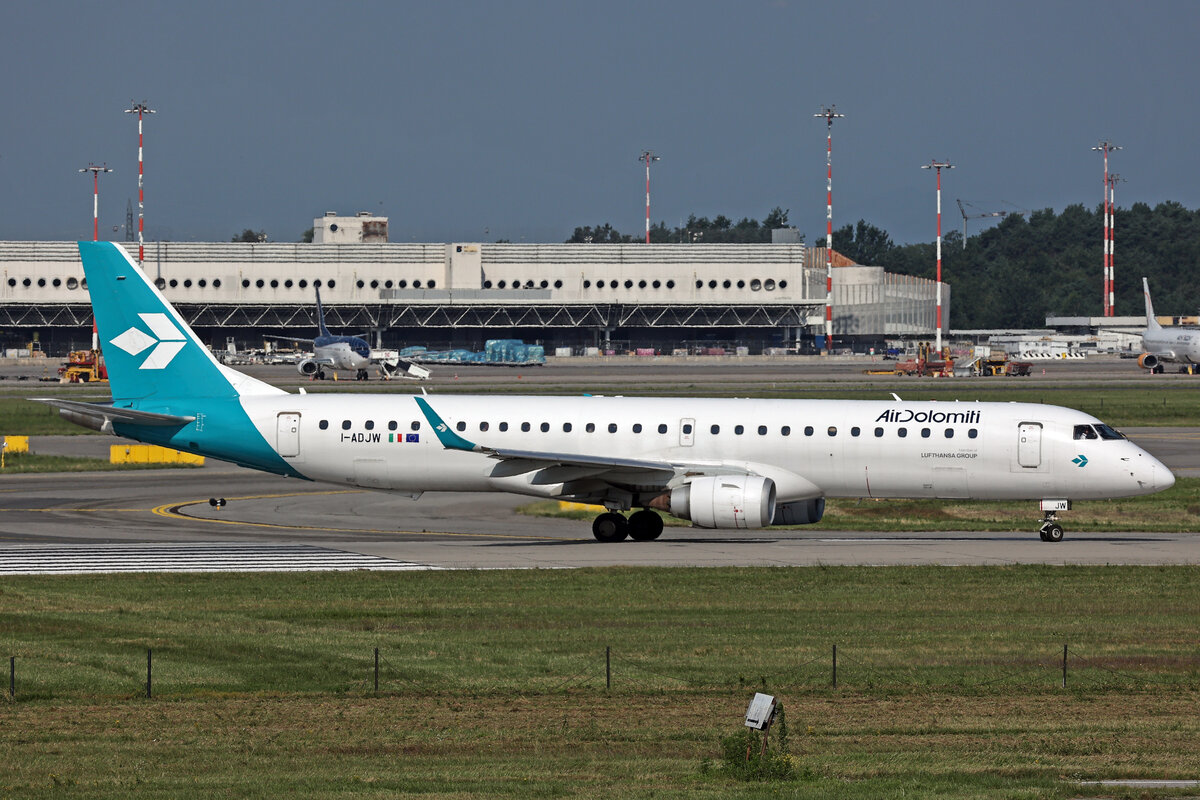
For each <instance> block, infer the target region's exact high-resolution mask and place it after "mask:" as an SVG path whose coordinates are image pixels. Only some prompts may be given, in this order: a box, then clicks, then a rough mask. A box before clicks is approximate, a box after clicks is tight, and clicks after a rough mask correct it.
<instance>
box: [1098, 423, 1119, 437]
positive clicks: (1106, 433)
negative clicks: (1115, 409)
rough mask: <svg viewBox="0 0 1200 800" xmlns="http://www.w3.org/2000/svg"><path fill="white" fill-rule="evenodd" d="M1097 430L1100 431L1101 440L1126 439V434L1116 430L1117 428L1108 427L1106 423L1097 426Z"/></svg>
mask: <svg viewBox="0 0 1200 800" xmlns="http://www.w3.org/2000/svg"><path fill="white" fill-rule="evenodd" d="M1096 430H1097V431H1099V433H1100V438H1101V439H1124V438H1125V434H1123V433H1121V432H1120V431H1119V430H1116V429H1115V428H1110V427H1108V426H1107V425H1105V424H1104V423H1100V424H1099V425H1097V426H1096Z"/></svg>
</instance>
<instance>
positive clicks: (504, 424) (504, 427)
mask: <svg viewBox="0 0 1200 800" xmlns="http://www.w3.org/2000/svg"><path fill="white" fill-rule="evenodd" d="M506 430H508V423H507V422H501V423H500V432H501V433H503V432H504V431H506Z"/></svg>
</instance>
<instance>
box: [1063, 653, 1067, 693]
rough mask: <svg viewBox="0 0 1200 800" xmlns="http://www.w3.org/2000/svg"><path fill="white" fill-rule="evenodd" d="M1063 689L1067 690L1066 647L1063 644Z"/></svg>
mask: <svg viewBox="0 0 1200 800" xmlns="http://www.w3.org/2000/svg"><path fill="white" fill-rule="evenodd" d="M1063 688H1064V689H1065V688H1067V645H1066V643H1064V644H1063Z"/></svg>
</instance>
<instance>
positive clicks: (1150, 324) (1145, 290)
mask: <svg viewBox="0 0 1200 800" xmlns="http://www.w3.org/2000/svg"><path fill="white" fill-rule="evenodd" d="M1142 294H1144V295H1145V297H1146V327H1147V328H1149V329H1150V330H1157V329H1158V328H1161V327H1162V326H1161V325H1159V324H1158V320H1156V319H1155V318H1154V304H1153V303H1152V302H1150V282H1149V281H1148V280H1146V279H1145V278H1142Z"/></svg>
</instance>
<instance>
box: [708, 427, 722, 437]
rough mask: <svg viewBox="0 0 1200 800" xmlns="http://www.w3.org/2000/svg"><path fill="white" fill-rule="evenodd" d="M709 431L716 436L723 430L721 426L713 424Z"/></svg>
mask: <svg viewBox="0 0 1200 800" xmlns="http://www.w3.org/2000/svg"><path fill="white" fill-rule="evenodd" d="M708 432H709V433H711V434H712V435H713V436H716V435H717V434H718V433H720V432H721V426H720V425H713V426H712V427H711V428H709V429H708Z"/></svg>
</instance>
